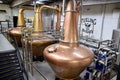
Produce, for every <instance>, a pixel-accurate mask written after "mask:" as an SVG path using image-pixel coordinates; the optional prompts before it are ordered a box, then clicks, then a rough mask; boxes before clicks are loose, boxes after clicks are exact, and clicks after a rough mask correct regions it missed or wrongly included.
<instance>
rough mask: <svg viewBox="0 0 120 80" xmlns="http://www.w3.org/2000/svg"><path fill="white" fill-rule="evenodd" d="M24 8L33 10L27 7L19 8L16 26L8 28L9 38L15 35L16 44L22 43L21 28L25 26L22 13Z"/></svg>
mask: <svg viewBox="0 0 120 80" xmlns="http://www.w3.org/2000/svg"><path fill="white" fill-rule="evenodd" d="M24 10H34V9H33V8H28V7H23V8H21V9H19V13H18V23H17V27H16V28H12V29H10V30H8V34H9V36H10V37H11V38H13V37H15V38H16V41H17V43H18V45H22V43H21V34H22V29H23V28H24V27H25V20H24V13H23V12H24Z"/></svg>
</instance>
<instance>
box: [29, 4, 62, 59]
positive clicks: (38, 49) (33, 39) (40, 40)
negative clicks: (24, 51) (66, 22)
mask: <svg viewBox="0 0 120 80" xmlns="http://www.w3.org/2000/svg"><path fill="white" fill-rule="evenodd" d="M44 8H47V9H50V10H55V11H56V12H57V23H56V28H59V26H60V13H61V7H60V6H58V7H57V8H54V7H52V6H47V5H42V6H39V7H37V9H36V12H35V16H34V25H33V28H34V30H33V32H32V33H31V35H30V37H29V39H30V40H29V43H28V45H29V46H30V47H31V51H32V55H33V56H34V57H36V58H38V57H43V50H44V49H45V47H47V46H49V45H51V44H53V43H56V42H57V40H56V39H55V38H54V37H53V36H51V35H49V34H47V33H45V32H44V26H43V22H42V11H43V9H44ZM57 30H58V29H57Z"/></svg>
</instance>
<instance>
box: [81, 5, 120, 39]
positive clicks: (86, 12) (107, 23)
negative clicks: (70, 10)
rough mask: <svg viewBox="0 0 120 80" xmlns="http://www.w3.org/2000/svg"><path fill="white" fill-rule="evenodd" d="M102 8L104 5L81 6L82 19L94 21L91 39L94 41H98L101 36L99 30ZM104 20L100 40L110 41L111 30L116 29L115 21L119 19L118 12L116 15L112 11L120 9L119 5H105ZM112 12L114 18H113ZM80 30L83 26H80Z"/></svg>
mask: <svg viewBox="0 0 120 80" xmlns="http://www.w3.org/2000/svg"><path fill="white" fill-rule="evenodd" d="M103 7H104V5H89V6H88V5H86V6H83V11H82V18H92V19H96V25H95V26H94V33H93V37H94V38H95V39H100V35H101V28H102V19H103V16H102V12H103ZM105 7H106V8H105V18H104V22H103V33H102V39H103V40H106V39H111V37H112V31H113V29H117V25H115V24H117V22H116V21H117V20H118V18H119V17H116V16H118V13H120V12H118V11H117V13H116V12H115V11H114V10H116V9H118V8H119V9H120V3H117V4H106V5H105ZM113 12H114V16H115V17H113ZM82 28H84V25H83V24H82Z"/></svg>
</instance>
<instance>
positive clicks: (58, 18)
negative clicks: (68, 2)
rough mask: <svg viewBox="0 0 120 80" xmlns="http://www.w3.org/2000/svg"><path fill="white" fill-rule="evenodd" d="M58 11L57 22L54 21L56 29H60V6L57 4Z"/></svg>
mask: <svg viewBox="0 0 120 80" xmlns="http://www.w3.org/2000/svg"><path fill="white" fill-rule="evenodd" d="M57 7H58V8H59V11H58V12H57V22H56V31H59V30H60V21H61V6H60V5H57Z"/></svg>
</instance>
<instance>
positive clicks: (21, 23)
mask: <svg viewBox="0 0 120 80" xmlns="http://www.w3.org/2000/svg"><path fill="white" fill-rule="evenodd" d="M24 10H34V9H33V8H28V7H22V8H21V9H19V14H18V23H17V26H18V27H25V20H24V14H23V12H24Z"/></svg>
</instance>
